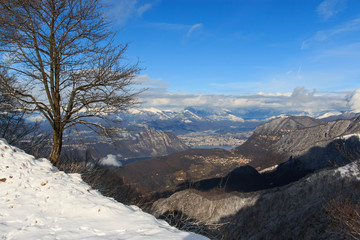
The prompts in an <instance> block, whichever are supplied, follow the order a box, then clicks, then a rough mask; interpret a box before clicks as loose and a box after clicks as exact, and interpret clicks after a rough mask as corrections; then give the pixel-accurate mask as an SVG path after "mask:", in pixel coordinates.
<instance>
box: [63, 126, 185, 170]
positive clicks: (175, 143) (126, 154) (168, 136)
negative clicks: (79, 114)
mask: <svg viewBox="0 0 360 240" xmlns="http://www.w3.org/2000/svg"><path fill="white" fill-rule="evenodd" d="M77 138H81V139H80V140H79V139H77ZM79 142H81V143H82V144H77V143H79ZM64 145H65V146H64V152H68V151H79V152H80V154H84V152H85V151H88V152H90V154H91V156H92V158H93V159H100V158H103V157H106V156H107V155H109V154H111V155H114V156H115V157H116V160H117V161H121V162H122V163H123V164H126V163H128V162H131V161H134V160H137V159H146V158H152V157H158V156H164V155H168V154H171V153H174V152H178V151H183V150H186V149H189V147H188V146H187V145H186V144H184V143H183V142H182V141H181V140H180V139H179V138H177V137H176V136H175V135H174V134H172V133H170V132H163V131H158V130H154V129H143V130H141V131H132V132H128V133H126V134H123V136H122V137H119V138H112V139H108V138H104V137H101V136H99V135H91V134H89V135H88V134H86V133H84V132H83V133H82V134H81V135H80V136H77V135H74V136H73V138H71V140H70V142H67V143H65V144H64Z"/></svg>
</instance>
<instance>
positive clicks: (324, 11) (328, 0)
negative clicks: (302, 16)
mask: <svg viewBox="0 0 360 240" xmlns="http://www.w3.org/2000/svg"><path fill="white" fill-rule="evenodd" d="M345 7H346V0H324V1H322V2H321V3H320V5H319V6H318V7H317V13H318V14H319V16H320V17H322V18H323V19H324V20H328V19H329V18H331V17H333V16H335V15H336V14H338V13H339V12H341V11H343V10H344V9H345Z"/></svg>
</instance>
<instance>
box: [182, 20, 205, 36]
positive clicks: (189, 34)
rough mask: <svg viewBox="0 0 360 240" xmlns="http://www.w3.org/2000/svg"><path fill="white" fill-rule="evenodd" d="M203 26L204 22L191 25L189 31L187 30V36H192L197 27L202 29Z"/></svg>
mask: <svg viewBox="0 0 360 240" xmlns="http://www.w3.org/2000/svg"><path fill="white" fill-rule="evenodd" d="M202 27H203V24H202V23H197V24H194V25H192V26H191V27H190V29H189V31H188V32H187V34H186V36H187V37H190V36H191V34H192V33H193V32H194V31H195V30H196V29H200V28H202Z"/></svg>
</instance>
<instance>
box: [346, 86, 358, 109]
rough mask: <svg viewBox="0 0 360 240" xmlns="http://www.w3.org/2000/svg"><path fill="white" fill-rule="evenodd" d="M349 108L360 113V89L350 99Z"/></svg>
mask: <svg viewBox="0 0 360 240" xmlns="http://www.w3.org/2000/svg"><path fill="white" fill-rule="evenodd" d="M348 99H349V100H348V106H349V108H350V110H351V111H353V112H356V113H358V112H360V89H359V88H358V89H356V90H355V91H354V92H352V93H351V94H350V95H349V97H348Z"/></svg>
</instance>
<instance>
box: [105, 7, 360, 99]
mask: <svg viewBox="0 0 360 240" xmlns="http://www.w3.org/2000/svg"><path fill="white" fill-rule="evenodd" d="M103 1H104V2H105V3H106V4H108V5H109V6H110V10H109V11H108V15H109V17H110V19H111V21H112V22H113V23H114V26H115V28H116V29H118V30H120V31H119V34H118V40H119V41H120V42H128V43H130V46H129V50H128V52H127V57H128V59H129V60H131V61H136V60H137V59H139V60H140V61H141V66H142V67H144V68H145V69H144V70H143V71H142V72H141V75H142V76H141V77H140V79H142V81H143V82H144V84H145V85H147V86H150V87H151V91H152V92H154V93H158V94H159V93H161V94H168V95H169V96H174V95H179V96H185V95H186V96H188V95H191V96H198V97H199V96H200V97H201V96H215V95H216V96H225V95H226V96H254V95H260V96H263V95H269V96H274V95H284V96H291V95H293V94H294V92H295V89H302V93H303V94H305V95H308V96H310V95H313V96H315V95H327V96H330V95H331V96H335V95H336V96H337V97H341V98H342V99H343V100H344V101H346V99H347V100H349V97H350V96H351V94H352V95H354V93H355V92H356V91H355V90H356V89H357V88H360V81H359V80H360V1H359V0H191V1H190V0H103ZM151 91H150V92H151ZM187 94H188V95H187ZM159 101H160V100H159ZM195 102H196V101H195ZM153 104H155V105H156V103H155V102H153ZM183 104H185V105H186V104H191V102H189V103H186V102H184V103H183Z"/></svg>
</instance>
